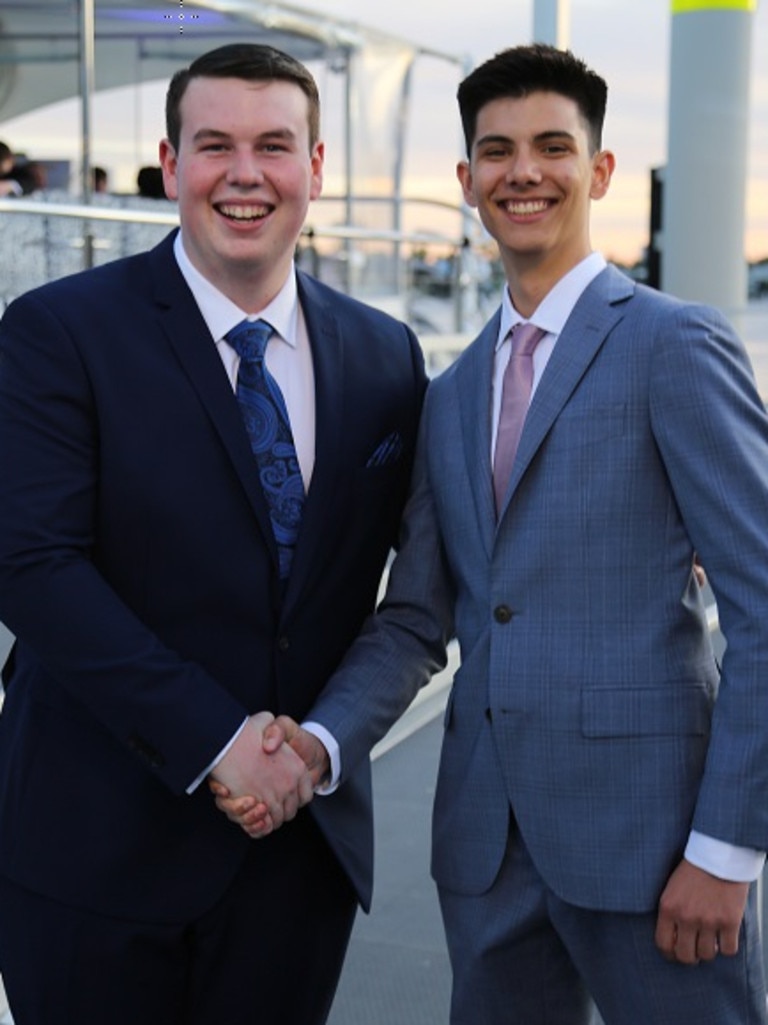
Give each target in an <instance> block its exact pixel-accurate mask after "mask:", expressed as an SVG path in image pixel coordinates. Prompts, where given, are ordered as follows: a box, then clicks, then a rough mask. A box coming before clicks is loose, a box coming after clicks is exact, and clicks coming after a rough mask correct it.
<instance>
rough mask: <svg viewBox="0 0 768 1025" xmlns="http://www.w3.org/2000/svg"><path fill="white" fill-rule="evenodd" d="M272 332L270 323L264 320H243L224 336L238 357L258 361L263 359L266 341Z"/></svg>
mask: <svg viewBox="0 0 768 1025" xmlns="http://www.w3.org/2000/svg"><path fill="white" fill-rule="evenodd" d="M272 334H273V328H272V325H271V324H268V323H267V322H266V320H243V321H241V323H239V324H238V325H237V327H233V328H232V330H231V331H228V332H227V334H226V335H224V337H225V338H226V340H227V341H228V342H229V344H230V345H231V346H232V348H233V349H234V350H235V352H236V353H237V355H238V356H239V357H240V359H242V360H246V361H247V362H248V361H256V362H258V361H259V360H263V359H264V353H265V351H266V348H267V342H268V341H269V339H270V338H271V337H272Z"/></svg>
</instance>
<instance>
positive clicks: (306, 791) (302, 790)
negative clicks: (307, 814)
mask: <svg viewBox="0 0 768 1025" xmlns="http://www.w3.org/2000/svg"><path fill="white" fill-rule="evenodd" d="M314 796H315V788H314V786H313V783H312V777H311V776H310V775H309V773H306V774H305V775H304V776H302V777H301V779H300V780H299V807H301V808H303V807H304V805H305V804H309V802H310V801H311V800H312V798H313V797H314Z"/></svg>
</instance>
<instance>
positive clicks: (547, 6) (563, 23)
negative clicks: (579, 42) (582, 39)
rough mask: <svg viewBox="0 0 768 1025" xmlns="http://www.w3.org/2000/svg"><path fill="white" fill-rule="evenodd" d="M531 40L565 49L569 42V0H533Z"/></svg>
mask: <svg viewBox="0 0 768 1025" xmlns="http://www.w3.org/2000/svg"><path fill="white" fill-rule="evenodd" d="M533 41H534V42H535V43H549V45H550V46H556V47H557V48H558V50H566V49H567V48H568V47H569V46H570V42H571V5H570V0H534V4H533Z"/></svg>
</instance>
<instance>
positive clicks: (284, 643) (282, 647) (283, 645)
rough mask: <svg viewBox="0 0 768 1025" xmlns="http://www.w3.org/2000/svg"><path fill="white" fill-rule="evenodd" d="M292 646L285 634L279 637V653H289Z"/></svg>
mask: <svg viewBox="0 0 768 1025" xmlns="http://www.w3.org/2000/svg"><path fill="white" fill-rule="evenodd" d="M290 646H291V642H290V641H289V640H288V638H287V637H286V636H285V634H283V636H282V637H278V639H277V650H278V651H287V650H288V649H289V648H290Z"/></svg>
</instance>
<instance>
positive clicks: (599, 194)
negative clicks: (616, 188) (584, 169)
mask: <svg viewBox="0 0 768 1025" xmlns="http://www.w3.org/2000/svg"><path fill="white" fill-rule="evenodd" d="M615 167H616V157H615V156H614V155H613V153H611V151H610V150H608V149H604V150H600V152H599V153H595V155H594V157H592V185H591V186H590V189H589V195H590V198H591V199H602V198H603V196H604V195H605V194H606V192H607V191H608V186H609V185H610V184H611V177H612V175H613V172H614V169H615Z"/></svg>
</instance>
